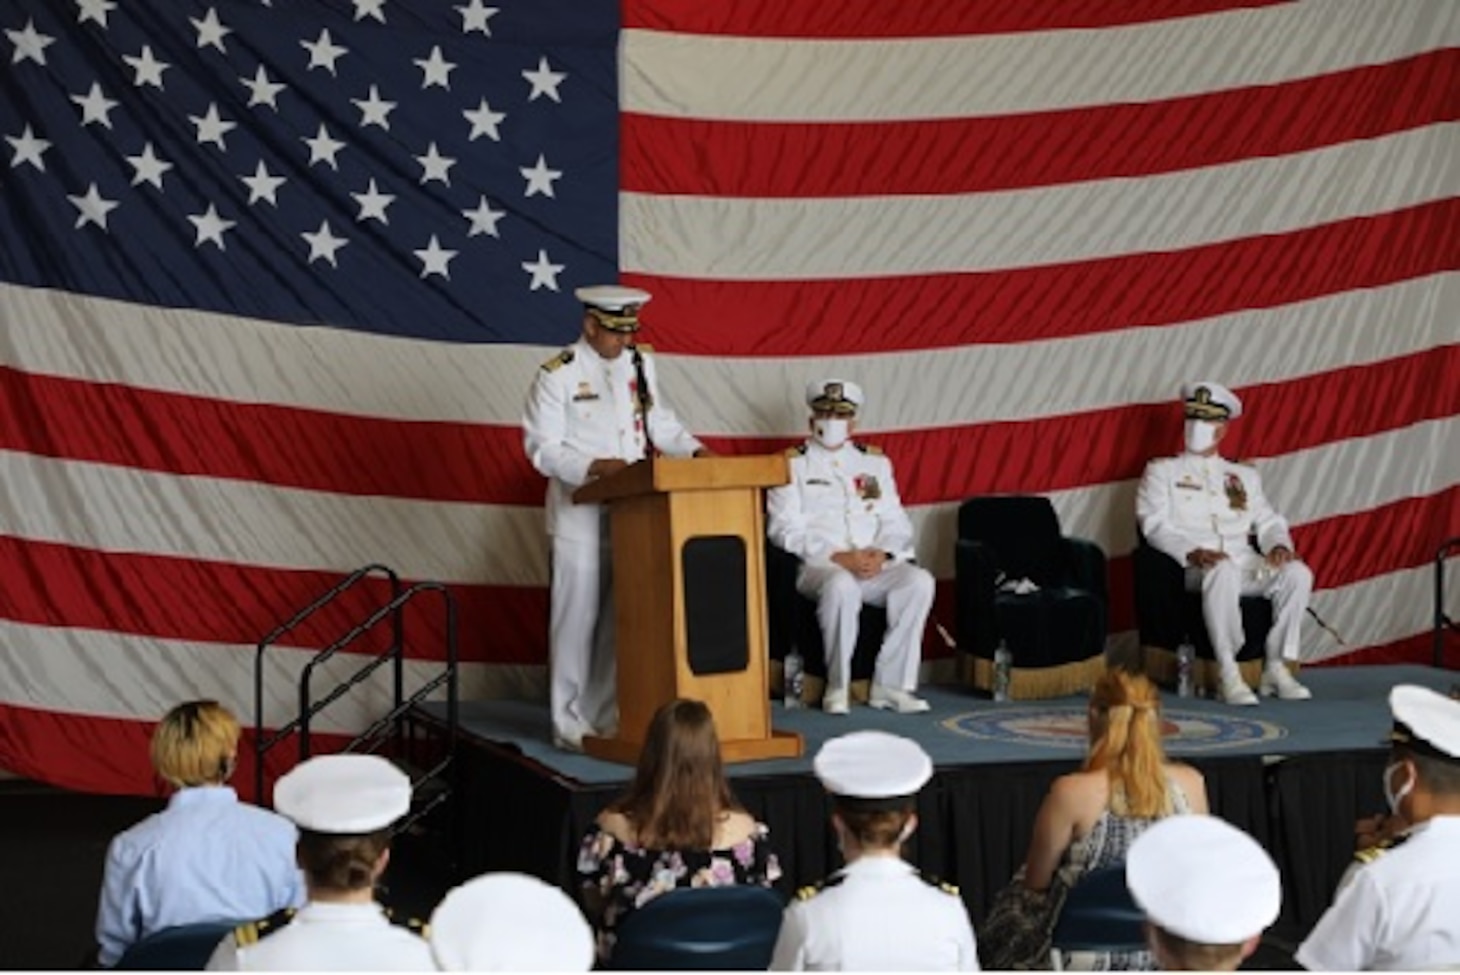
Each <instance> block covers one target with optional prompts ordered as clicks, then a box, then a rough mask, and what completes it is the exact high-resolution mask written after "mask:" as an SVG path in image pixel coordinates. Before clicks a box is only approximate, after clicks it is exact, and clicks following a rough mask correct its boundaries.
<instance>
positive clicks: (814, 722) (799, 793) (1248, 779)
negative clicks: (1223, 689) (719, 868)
mask: <svg viewBox="0 0 1460 975" xmlns="http://www.w3.org/2000/svg"><path fill="white" fill-rule="evenodd" d="M1302 679H1303V681H1304V682H1305V683H1307V684H1308V686H1309V687H1311V688H1312V689H1313V692H1314V699H1313V700H1311V701H1301V702H1288V701H1275V700H1267V699H1264V701H1263V703H1262V704H1261V705H1260V706H1258V707H1255V708H1232V707H1227V706H1225V705H1222V704H1218V703H1216V702H1214V701H1208V700H1202V699H1192V698H1176V697H1171V696H1168V697H1167V698H1166V699H1165V700H1164V701H1163V717H1164V719H1165V722H1166V741H1167V747H1168V750H1169V751H1170V753H1171V754H1172V755H1175V756H1179V757H1181V758H1183V759H1184V760H1187V761H1190V762H1191V763H1193V764H1194V765H1196V766H1197V767H1199V768H1200V769H1201V770H1202V771H1203V773H1204V774H1205V775H1206V778H1207V788H1208V792H1209V794H1210V798H1211V802H1212V808H1213V811H1214V812H1215V813H1217V814H1218V815H1221V816H1223V817H1224V818H1226V819H1228V820H1230V821H1231V822H1233V823H1235V824H1237V825H1238V826H1241V827H1242V828H1244V829H1246V830H1247V831H1248V832H1250V833H1252V834H1253V835H1254V836H1255V837H1257V838H1258V840H1259V841H1261V842H1262V843H1263V844H1264V845H1266V846H1267V847H1268V849H1269V850H1270V851H1271V852H1272V853H1273V855H1274V858H1275V859H1276V860H1277V862H1278V863H1279V865H1280V866H1281V867H1282V868H1283V872H1284V890H1285V903H1284V913H1283V918H1282V920H1281V921H1280V924H1279V928H1280V930H1281V931H1282V932H1283V933H1284V934H1285V935H1286V936H1288V937H1292V938H1293V939H1295V940H1296V938H1298V937H1300V936H1301V934H1302V933H1304V932H1306V931H1307V929H1308V928H1309V927H1311V926H1312V924H1313V923H1314V922H1315V921H1316V920H1317V918H1318V916H1319V914H1321V913H1322V911H1323V909H1324V908H1325V907H1326V906H1327V904H1328V902H1329V900H1330V898H1331V893H1332V890H1333V887H1334V885H1335V883H1336V882H1337V880H1338V877H1339V875H1340V874H1341V873H1342V872H1343V869H1344V867H1345V866H1346V864H1347V862H1348V860H1349V857H1350V854H1351V852H1352V844H1353V823H1354V820H1355V818H1357V817H1358V816H1360V815H1367V814H1370V813H1373V812H1377V811H1380V810H1382V809H1383V805H1384V800H1383V793H1382V791H1381V788H1380V782H1379V777H1380V771H1381V769H1382V768H1383V764H1384V755H1385V747H1384V745H1383V744H1382V739H1383V737H1384V735H1385V733H1386V732H1387V731H1388V729H1389V726H1390V719H1389V712H1388V705H1387V694H1388V691H1389V688H1390V687H1392V686H1393V685H1394V684H1397V683H1418V684H1424V685H1426V686H1429V687H1433V688H1435V689H1437V690H1440V691H1449V690H1450V689H1451V688H1452V687H1453V686H1454V685H1455V684H1456V683H1457V682H1460V673H1457V672H1455V671H1446V670H1438V669H1434V668H1429V667H1420V666H1383V667H1329V668H1309V669H1306V670H1305V671H1304V672H1303V675H1302ZM922 693H924V696H926V697H927V699H928V700H929V702H930V703H931V704H932V705H933V708H932V710H931V711H930V712H929V713H926V714H921V715H897V714H889V713H887V712H882V711H874V710H872V709H870V708H866V707H854V708H853V709H852V713H851V714H850V715H849V716H846V717H834V716H831V715H826V714H823V713H822V712H820V711H819V710H786V709H783V708H782V707H780V706H779V705H776V706H774V711H773V720H774V724H775V726H776V727H777V728H784V729H789V730H793V731H798V732H800V733H801V734H802V735H803V736H804V737H805V741H806V753H805V755H804V756H803V757H802V758H799V759H778V760H773V761H761V762H747V763H737V764H735V765H731V766H729V767H728V768H729V772H730V775H731V777H732V782H733V785H734V788H735V790H736V793H737V795H738V796H739V798H740V799H741V801H742V802H744V803H745V805H746V806H747V808H749V809H750V810H751V812H752V813H754V814H755V815H757V816H758V817H759V818H761V819H763V820H764V821H765V822H766V823H767V824H768V825H769V826H770V828H771V835H772V840H773V843H774V845H775V847H776V849H777V852H778V853H779V854H780V856H781V860H782V864H783V866H784V867H785V869H786V880H785V883H784V886H785V887H786V890H787V891H788V892H789V891H790V890H793V889H794V888H795V887H797V886H799V885H801V884H805V883H811V882H814V881H815V880H817V879H819V878H820V877H822V876H824V875H825V874H826V873H828V872H829V871H830V870H832V869H834V868H835V867H836V866H837V864H838V862H839V861H838V858H837V854H836V850H835V846H834V843H833V841H832V838H831V835H830V833H829V831H828V828H827V811H828V810H827V804H826V798H825V795H824V794H823V792H822V790H821V788H820V786H819V784H818V783H817V782H816V780H815V778H814V777H813V776H812V775H811V756H812V755H814V754H815V751H816V749H817V747H819V745H820V744H821V743H822V742H823V741H825V740H826V739H827V738H829V737H832V736H834V735H837V734H842V733H845V732H847V731H851V730H855V729H862V728H880V729H884V730H887V731H893V732H896V733H898V734H902V735H907V736H908V737H911V738H915V739H917V740H918V741H919V742H920V743H921V744H922V745H923V747H924V748H926V749H927V751H928V753H929V754H930V755H931V756H932V758H933V762H934V765H935V766H936V769H937V774H936V775H935V777H934V779H933V781H932V783H930V785H929V787H928V788H927V789H926V790H924V792H923V794H922V796H921V797H920V800H919V815H920V819H921V821H922V826H921V828H920V829H919V831H918V834H917V836H916V837H915V839H914V841H913V842H912V844H910V847H909V850H908V856H909V859H911V860H913V861H914V862H915V863H917V864H918V865H919V866H920V867H921V868H922V869H924V870H926V871H928V872H930V873H934V874H937V875H938V876H941V877H943V878H945V879H947V880H949V881H951V882H953V883H956V884H958V885H959V886H960V888H961V890H962V892H963V895H964V899H965V900H966V901H967V903H968V905H969V908H970V910H971V911H972V913H973V916H974V918H975V920H976V921H977V920H981V919H982V917H983V915H984V913H985V912H986V910H987V906H988V899H989V897H990V896H991V895H992V893H993V892H994V891H995V890H997V889H998V888H999V887H1000V886H1002V885H1003V883H1004V882H1005V881H1007V880H1008V878H1009V876H1010V875H1011V873H1012V872H1013V870H1014V868H1015V867H1016V866H1017V865H1018V864H1019V863H1020V862H1021V861H1022V859H1023V855H1024V852H1025V849H1026V847H1027V844H1028V841H1029V831H1030V827H1031V826H1032V823H1033V818H1034V813H1035V811H1036V810H1037V808H1038V806H1039V802H1040V800H1041V799H1042V797H1043V795H1044V793H1045V790H1046V789H1047V787H1048V785H1049V783H1050V781H1051V780H1052V779H1053V778H1054V777H1055V776H1057V775H1059V774H1062V773H1063V772H1065V771H1068V770H1070V769H1072V768H1074V767H1075V766H1076V765H1077V764H1078V763H1079V760H1080V758H1081V756H1082V754H1083V750H1084V743H1085V724H1084V722H1085V703H1084V699H1083V697H1068V698H1061V699H1056V700H1050V701H1034V702H1008V703H1004V702H998V703H996V702H993V701H990V700H988V699H987V698H984V697H980V696H978V695H976V694H974V693H973V692H971V691H965V690H963V689H961V688H951V687H930V688H925V689H924V691H923V692H922ZM442 713H443V709H442V707H441V706H439V705H434V704H428V705H425V706H423V707H422V708H421V709H420V710H419V711H418V713H417V714H416V715H415V718H416V719H417V720H420V721H423V722H426V723H430V724H439V722H440V720H441V715H442ZM460 717H461V720H460V727H461V730H460V735H461V738H460V749H461V756H462V763H461V766H460V767H461V769H462V774H463V781H462V799H463V801H462V805H461V807H460V809H459V812H460V814H461V815H462V816H463V817H464V824H465V826H464V829H463V830H462V831H461V833H462V839H461V841H460V842H461V844H462V849H461V850H459V851H458V862H459V865H460V869H461V870H462V871H463V872H464V873H468V874H470V873H476V872H480V871H483V870H488V869H514V870H523V871H526V872H529V873H533V874H536V875H538V876H541V877H543V878H544V879H546V880H549V881H552V882H555V883H559V884H563V885H565V886H571V882H572V877H573V868H574V860H575V857H576V845H577V840H578V839H579V837H581V836H582V834H583V831H584V830H585V829H586V828H587V826H588V824H589V823H590V821H591V820H592V818H593V816H594V815H596V814H597V812H598V810H599V809H600V808H602V806H603V805H604V804H605V803H607V802H608V801H609V800H610V799H611V798H612V797H613V796H614V795H615V794H616V793H617V792H618V791H619V789H621V788H622V787H623V785H624V783H625V782H626V781H627V779H628V777H629V774H630V771H631V770H630V769H629V768H628V767H626V766H620V765H615V764H612V763H608V762H601V761H598V760H596V759H592V758H588V757H585V756H582V755H573V754H569V753H565V752H561V751H559V750H557V749H555V748H553V747H552V745H551V743H550V734H549V726H548V715H547V710H546V708H545V707H544V706H542V705H540V704H532V703H525V702H519V701H471V702H463V703H462V704H461V709H460Z"/></svg>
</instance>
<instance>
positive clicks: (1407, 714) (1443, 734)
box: [1389, 684, 1460, 761]
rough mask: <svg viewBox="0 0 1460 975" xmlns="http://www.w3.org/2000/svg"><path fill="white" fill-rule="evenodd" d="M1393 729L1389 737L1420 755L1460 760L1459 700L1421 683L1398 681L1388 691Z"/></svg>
mask: <svg viewBox="0 0 1460 975" xmlns="http://www.w3.org/2000/svg"><path fill="white" fill-rule="evenodd" d="M1389 710H1390V711H1392V712H1394V730H1393V731H1391V732H1390V733H1389V740H1390V741H1391V742H1393V743H1395V744H1401V745H1405V746H1407V747H1409V748H1411V749H1413V750H1414V751H1416V752H1419V753H1421V754H1428V755H1432V756H1434V757H1436V758H1443V759H1447V760H1450V761H1455V760H1457V759H1460V701H1457V700H1454V699H1453V698H1449V697H1446V696H1445V695H1444V694H1441V693H1440V692H1439V691H1432V690H1430V689H1429V688H1428V687H1420V686H1419V685H1418V684H1399V685H1397V686H1395V687H1394V688H1393V689H1392V690H1391V691H1390V692H1389Z"/></svg>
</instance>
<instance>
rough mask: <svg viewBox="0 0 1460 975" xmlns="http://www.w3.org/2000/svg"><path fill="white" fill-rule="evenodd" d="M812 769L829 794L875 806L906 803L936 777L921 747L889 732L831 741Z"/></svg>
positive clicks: (871, 733)
mask: <svg viewBox="0 0 1460 975" xmlns="http://www.w3.org/2000/svg"><path fill="white" fill-rule="evenodd" d="M812 768H813V769H814V770H815V772H816V777H817V778H818V779H820V780H821V784H822V785H823V786H825V787H826V791H827V792H830V793H831V794H832V795H834V796H838V797H840V798H843V799H854V800H864V801H866V802H868V803H872V804H878V803H879V802H885V801H887V800H905V799H907V798H909V797H910V796H913V795H916V794H917V792H918V790H919V789H921V788H922V787H923V786H925V785H927V783H928V780H929V779H931V778H932V777H933V760H932V759H931V758H929V757H928V753H927V752H925V751H923V749H922V746H921V745H919V744H918V743H917V742H915V741H913V740H912V739H910V738H903V737H900V736H898V735H891V734H888V733H887V732H885V731H853V732H852V733H850V734H846V735H840V736H838V737H836V738H832V739H830V740H829V741H827V742H826V744H824V745H822V746H821V748H820V749H819V750H818V751H817V753H816V759H815V761H813V762H812ZM888 804H889V805H905V803H904V802H900V801H894V802H890V803H888Z"/></svg>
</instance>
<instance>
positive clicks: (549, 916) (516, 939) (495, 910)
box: [429, 873, 593, 972]
mask: <svg viewBox="0 0 1460 975" xmlns="http://www.w3.org/2000/svg"><path fill="white" fill-rule="evenodd" d="M429 932H430V941H431V954H432V955H433V956H434V957H435V959H436V967H438V968H440V969H441V970H442V971H447V972H549V971H551V972H586V971H588V970H589V969H590V968H592V967H593V930H592V928H590V927H589V926H588V922H587V920H585V919H584V917H583V912H582V911H580V910H578V905H577V904H575V903H573V899H572V898H570V897H569V896H568V895H567V894H565V893H563V892H562V890H560V889H559V888H557V887H554V886H552V885H550V884H546V883H544V882H542V881H541V880H538V879H537V878H536V877H529V876H527V875H526V874H520V873H487V874H482V875H481V876H480V877H476V878H475V879H472V880H468V881H467V882H466V883H464V884H462V885H461V886H460V887H456V888H454V889H452V890H451V891H450V892H449V893H447V895H446V896H445V897H444V898H443V899H442V900H441V903H440V904H438V905H436V910H435V911H433V912H432V913H431V925H430V928H429Z"/></svg>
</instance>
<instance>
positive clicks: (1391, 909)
mask: <svg viewBox="0 0 1460 975" xmlns="http://www.w3.org/2000/svg"><path fill="white" fill-rule="evenodd" d="M1389 708H1390V710H1391V711H1392V712H1393V714H1394V729H1393V731H1392V732H1390V736H1389V742H1390V750H1389V764H1388V765H1387V766H1386V767H1385V769H1384V795H1385V797H1386V798H1387V799H1388V800H1389V807H1390V809H1391V810H1393V811H1394V812H1395V813H1397V814H1398V815H1400V816H1401V817H1402V818H1403V819H1405V820H1406V821H1408V822H1409V823H1410V824H1411V825H1410V827H1409V829H1407V830H1406V831H1405V832H1404V833H1402V834H1400V836H1399V837H1397V838H1396V839H1395V840H1394V841H1392V842H1391V843H1390V844H1389V846H1388V848H1387V849H1386V850H1385V851H1384V852H1383V853H1382V854H1379V855H1374V856H1370V857H1368V858H1367V859H1368V860H1369V861H1370V862H1368V863H1367V864H1365V865H1363V866H1361V867H1359V868H1358V869H1357V870H1356V871H1355V872H1354V873H1353V876H1352V879H1351V880H1350V881H1349V882H1348V883H1347V884H1345V885H1344V886H1342V887H1340V888H1339V891H1338V895H1337V897H1335V898H1334V901H1333V905H1332V906H1331V907H1329V909H1328V910H1327V911H1326V912H1325V913H1324V915H1323V917H1321V918H1319V920H1318V923H1317V925H1315V926H1314V928H1313V931H1312V933H1310V934H1309V935H1308V938H1307V940H1305V941H1304V942H1303V943H1302V945H1300V946H1299V948H1298V954H1297V959H1298V961H1299V962H1300V963H1301V964H1302V965H1303V967H1304V968H1307V969H1309V970H1310V971H1333V970H1342V971H1361V970H1380V971H1392V970H1400V969H1402V970H1407V971H1414V970H1418V969H1433V968H1456V967H1460V701H1457V700H1454V699H1452V698H1448V697H1446V696H1445V695H1443V694H1440V693H1439V692H1437V691H1432V690H1430V689H1429V688H1427V687H1419V686H1416V685H1413V684H1400V685H1399V686H1397V687H1395V688H1394V689H1393V690H1391V691H1390V692H1389Z"/></svg>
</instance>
